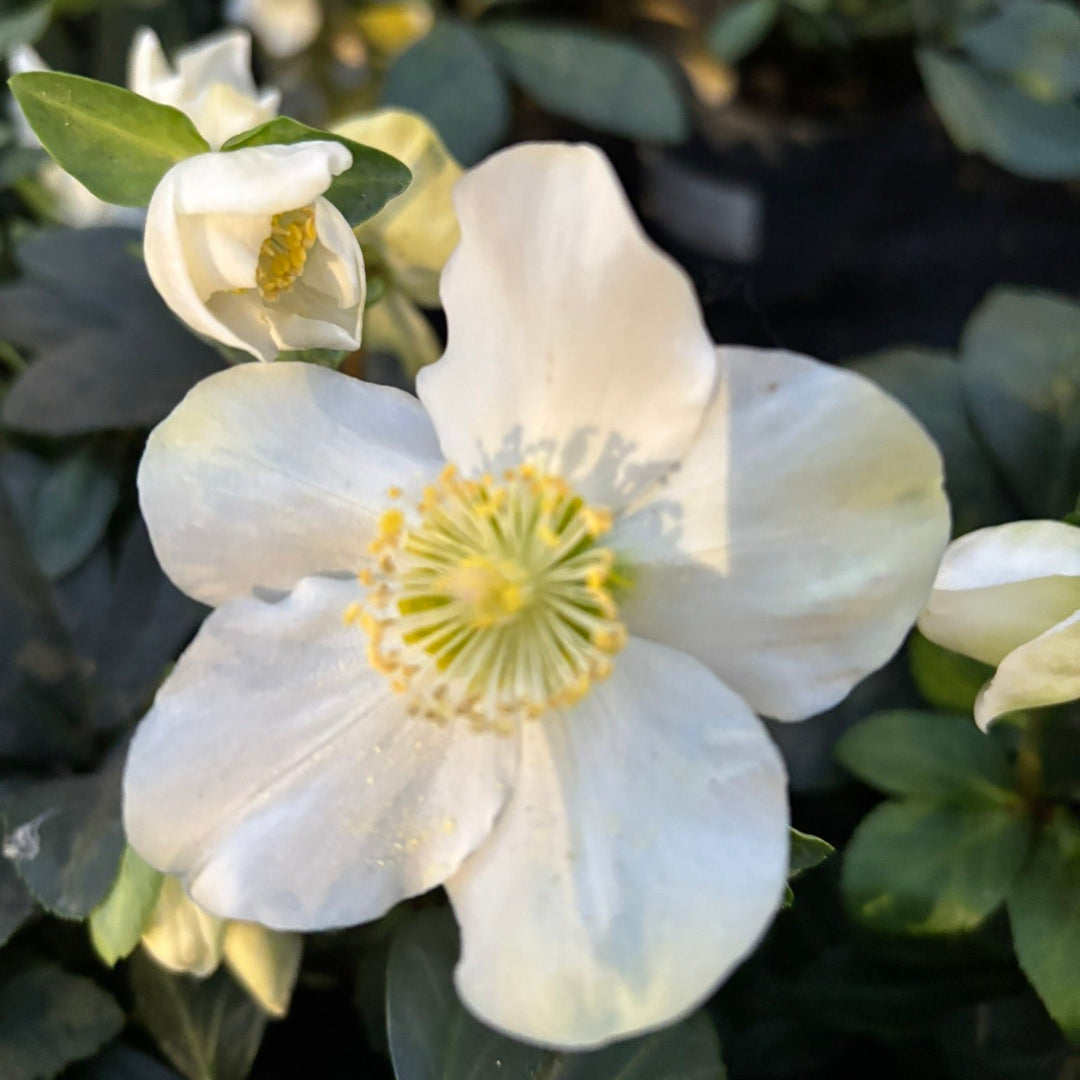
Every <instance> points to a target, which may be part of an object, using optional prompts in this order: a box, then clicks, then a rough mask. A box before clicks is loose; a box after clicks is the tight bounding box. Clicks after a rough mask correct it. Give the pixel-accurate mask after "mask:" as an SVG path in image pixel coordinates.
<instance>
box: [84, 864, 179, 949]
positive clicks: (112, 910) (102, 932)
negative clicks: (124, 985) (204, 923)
mask: <svg viewBox="0 0 1080 1080" xmlns="http://www.w3.org/2000/svg"><path fill="white" fill-rule="evenodd" d="M163 880H164V878H163V875H162V874H161V872H160V871H158V870H155V869H154V868H153V867H152V866H150V865H149V863H147V862H146V861H145V860H143V859H142V858H141V856H139V854H138V853H137V852H136V851H134V850H133V849H132V848H130V847H128V848H125V849H124V857H123V859H121V861H120V873H119V874H118V875H117V878H116V881H114V882H113V886H112V888H111V889H110V890H109V895H108V896H106V897H105V899H104V900H103V901H102V902H101V903H100V904H99V905H98V906H97V907H96V908H94V910H93V911H91V912H90V921H89V924H90V940H91V941H92V942H93V943H94V948H95V949H96V950H97V954H98V956H100V957H101V959H102V960H103V961H104V962H105V963H106V964H108V965H109V967H112V966H113V965H114V964H115V963H116V961H117V960H123V959H125V958H126V957H128V956H130V955H131V954H132V953H133V952H134V951H135V948H136V946H137V945H138V944H139V939H140V938H141V937H142V932H143V927H144V926H145V925H146V922H147V920H148V919H149V918H150V913H151V912H152V911H153V910H154V905H155V904H156V903H157V898H158V893H160V892H161V883H162V881H163Z"/></svg>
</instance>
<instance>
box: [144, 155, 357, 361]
mask: <svg viewBox="0 0 1080 1080" xmlns="http://www.w3.org/2000/svg"><path fill="white" fill-rule="evenodd" d="M351 164H352V155H351V154H350V153H349V151H348V150H346V149H345V147H344V146H342V145H341V144H340V143H335V142H329V141H313V142H302V143H295V144H293V145H292V146H257V147H249V148H245V149H241V150H233V151H230V152H228V153H211V154H199V155H197V156H195V157H191V158H188V159H187V160H185V161H181V162H180V163H179V164H178V165H174V166H173V167H172V168H171V169H170V170H169V171H168V172H167V173H166V174H165V176H164V177H163V178H162V180H161V183H160V184H158V186H157V188H156V190H155V191H154V195H153V198H152V199H151V200H150V208H149V210H148V211H147V216H146V233H145V237H144V242H143V250H144V254H145V257H146V268H147V270H148V271H149V273H150V278H151V280H152V281H153V283H154V285H155V286H156V287H157V290H158V292H159V293H161V295H162V297H163V298H164V300H165V302H166V303H167V304H168V305H169V307H170V308H171V309H172V310H173V312H174V313H175V314H176V315H178V316H179V317H180V318H181V319H183V320H184V322H186V323H187V324H188V326H190V327H191V328H192V329H193V330H195V331H196V332H197V333H200V334H205V335H206V336H207V337H209V338H213V339H214V340H215V341H220V342H222V343H223V344H225V345H228V346H231V347H233V348H236V349H243V350H245V351H246V352H249V353H251V354H252V355H253V356H256V357H258V358H259V359H261V360H273V359H274V357H276V356H277V354H278V353H279V352H284V351H290V350H296V349H355V348H358V347H359V345H360V332H361V322H362V319H363V313H364V296H365V279H364V259H363V256H362V255H361V253H360V245H359V244H358V243H357V242H356V238H355V237H354V236H353V233H352V229H351V228H350V227H349V223H348V222H347V221H346V220H345V218H344V216H343V215H342V214H341V212H340V211H338V210H337V209H336V208H335V207H334V206H333V205H331V203H330V202H328V201H327V200H326V199H325V198H323V193H324V192H325V191H326V189H327V188H328V187H329V186H330V183H331V181H332V180H333V178H334V177H335V176H337V175H339V174H340V173H343V172H345V170H346V169H348V168H349V166H350V165H351Z"/></svg>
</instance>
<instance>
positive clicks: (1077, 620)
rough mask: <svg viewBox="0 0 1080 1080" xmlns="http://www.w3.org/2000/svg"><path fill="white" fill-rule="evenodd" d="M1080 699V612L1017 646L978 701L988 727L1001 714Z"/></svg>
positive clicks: (979, 717)
mask: <svg viewBox="0 0 1080 1080" xmlns="http://www.w3.org/2000/svg"><path fill="white" fill-rule="evenodd" d="M1077 698H1080V611H1077V612H1075V613H1074V614H1073V615H1070V616H1069V617H1068V618H1067V619H1065V620H1063V621H1062V622H1060V623H1058V624H1057V625H1056V626H1052V627H1051V628H1050V629H1049V630H1047V631H1046V632H1045V633H1042V634H1040V635H1039V636H1038V637H1037V638H1034V639H1033V640H1031V641H1028V642H1026V643H1025V644H1023V645H1020V646H1019V647H1017V648H1016V649H1014V650H1013V651H1012V652H1011V653H1009V655H1008V656H1006V657H1005V659H1004V660H1002V661H1001V663H1000V664H999V665H998V669H997V672H996V673H995V675H994V677H993V678H992V679H991V680H990V681H989V682H988V683H987V684H986V686H984V687H983V688H982V690H981V691H980V693H979V697H978V700H977V701H976V702H975V719H976V720H977V721H978V723H979V726H980V727H982V728H987V727H989V726H990V724H991V723H993V722H994V721H995V720H996V719H997V718H998V717H999V716H1003V715H1004V714H1005V713H1009V712H1016V711H1017V710H1020V709H1041V708H1044V707H1045V706H1048V705H1061V704H1063V703H1064V702H1066V701H1074V700H1076V699H1077Z"/></svg>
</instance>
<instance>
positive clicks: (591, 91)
mask: <svg viewBox="0 0 1080 1080" xmlns="http://www.w3.org/2000/svg"><path fill="white" fill-rule="evenodd" d="M485 32H486V33H487V35H488V37H489V38H490V39H491V40H492V41H494V42H495V43H496V44H497V45H498V46H499V48H500V49H501V50H502V55H503V56H504V58H505V62H506V66H507V68H508V70H509V71H510V73H511V75H512V76H513V78H514V79H515V80H516V81H517V82H518V83H520V84H521V86H522V87H524V89H525V90H527V91H528V92H529V94H531V95H532V97H534V98H535V99H536V100H537V101H538V102H539V103H540V104H541V105H543V106H544V108H545V109H548V110H549V111H551V112H553V113H555V114H556V115H558V116H566V117H569V118H570V119H571V120H576V121H578V122H579V123H582V124H586V125H588V126H589V127H592V128H596V129H597V130H598V131H609V132H612V133H614V134H616V135H625V136H627V137H628V138H634V139H650V140H653V141H655V142H661V143H676V142H682V141H683V140H684V139H685V138H687V136H688V135H689V133H690V128H689V121H688V119H687V113H686V106H685V104H684V103H683V98H682V94H681V92H680V88H679V84H678V82H677V81H676V79H675V76H674V74H673V73H672V71H671V69H669V68H668V66H667V64H666V63H665V62H664V61H663V60H661V59H660V58H659V57H657V56H655V55H653V54H652V53H651V52H649V51H648V50H647V49H644V48H642V47H641V46H640V45H637V44H635V43H634V42H633V41H630V40H624V39H622V38H617V37H611V36H608V35H606V34H601V33H598V32H597V31H594V30H590V29H585V28H579V27H573V26H559V25H554V24H552V23H547V22H533V21H530V20H525V19H514V20H507V21H506V22H501V23H491V24H489V25H488V26H487V27H486V29H485Z"/></svg>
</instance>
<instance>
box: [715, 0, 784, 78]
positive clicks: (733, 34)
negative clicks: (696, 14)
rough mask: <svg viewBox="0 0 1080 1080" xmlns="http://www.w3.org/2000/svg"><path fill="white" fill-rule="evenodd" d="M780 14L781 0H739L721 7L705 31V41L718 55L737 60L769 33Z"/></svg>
mask: <svg viewBox="0 0 1080 1080" xmlns="http://www.w3.org/2000/svg"><path fill="white" fill-rule="evenodd" d="M779 14H780V0H739V2H738V3H736V4H734V5H732V6H730V7H725V8H721V9H720V12H719V13H718V14H717V15H716V17H715V18H714V19H713V21H712V22H711V23H709V28H708V29H707V30H706V31H705V43H706V44H707V45H708V46H709V51H710V52H711V53H712V54H713V56H715V57H716V58H717V59H719V60H724V61H726V62H727V63H729V64H731V63H734V62H735V61H736V60H741V59H742V58H743V57H744V56H745V55H746V54H747V53H749V52H753V50H754V49H756V48H757V47H758V45H760V44H761V43H762V42H763V41H764V40H765V38H766V37H768V34H769V31H770V30H772V28H773V25H774V24H775V23H776V18H777V16H778V15H779Z"/></svg>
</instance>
